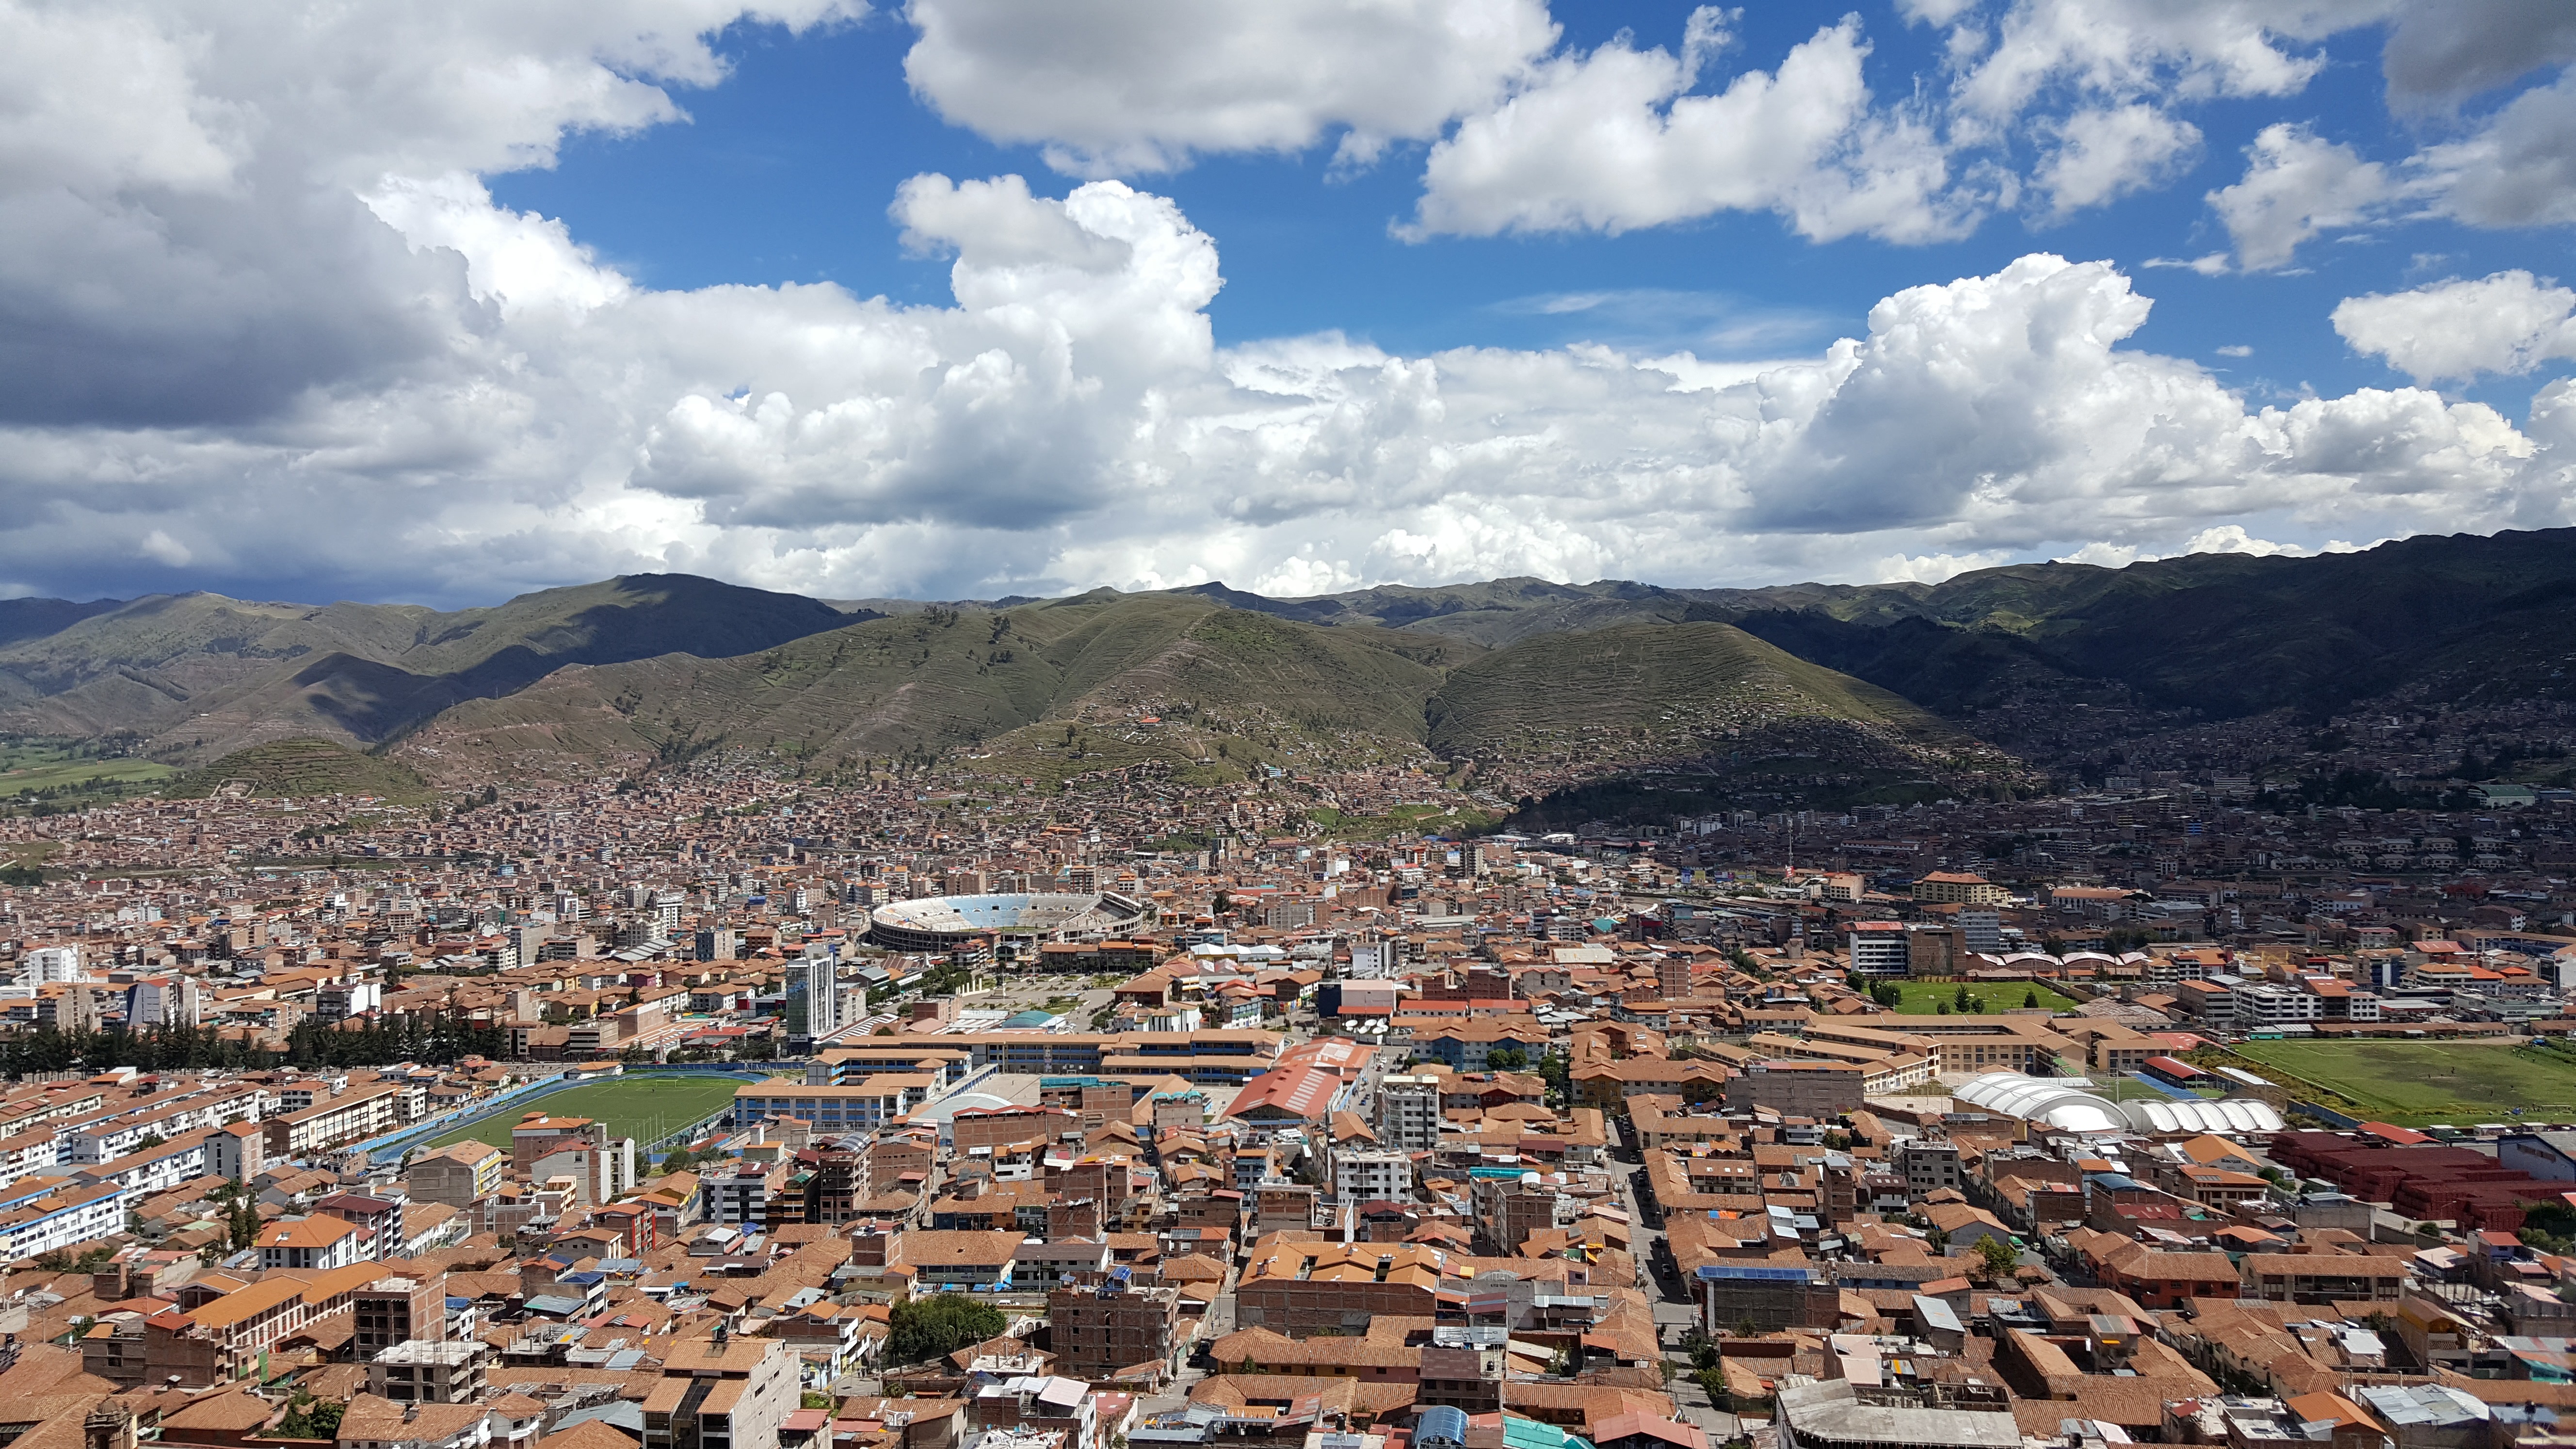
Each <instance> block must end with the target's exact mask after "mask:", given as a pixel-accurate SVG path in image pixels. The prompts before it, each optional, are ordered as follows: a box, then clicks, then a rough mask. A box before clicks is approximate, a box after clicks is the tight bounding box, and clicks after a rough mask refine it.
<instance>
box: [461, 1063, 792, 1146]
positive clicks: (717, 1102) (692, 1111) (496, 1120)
mask: <svg viewBox="0 0 2576 1449" xmlns="http://www.w3.org/2000/svg"><path fill="white" fill-rule="evenodd" d="M741 1085H742V1083H740V1082H738V1081H735V1080H734V1079H733V1078H731V1077H720V1076H715V1075H713V1074H709V1075H705V1076H699V1075H695V1074H690V1075H681V1074H678V1073H665V1074H662V1075H658V1076H634V1077H617V1078H613V1079H611V1080H609V1081H605V1082H594V1083H592V1084H591V1085H589V1086H586V1087H574V1088H571V1089H570V1090H568V1091H562V1092H553V1093H549V1094H548V1095H546V1096H543V1097H539V1098H537V1099H535V1100H534V1101H531V1102H529V1103H528V1104H527V1105H526V1106H525V1107H519V1106H516V1105H515V1104H514V1105H513V1106H512V1107H510V1108H508V1109H505V1110H503V1111H501V1112H499V1113H496V1114H495V1115H493V1116H490V1117H486V1118H484V1119H483V1120H482V1121H480V1122H477V1123H475V1124H474V1125H473V1126H470V1127H461V1128H459V1129H457V1130H456V1131H454V1132H450V1133H448V1134H447V1135H446V1136H444V1137H441V1138H438V1139H437V1140H436V1141H434V1142H429V1143H426V1144H423V1145H425V1146H429V1147H445V1146H447V1145H448V1144H449V1143H451V1142H489V1143H491V1144H492V1145H493V1146H495V1147H500V1148H507V1147H508V1146H509V1145H510V1129H511V1128H512V1127H515V1126H517V1125H518V1124H519V1121H520V1119H522V1118H524V1117H525V1116H527V1114H528V1113H530V1112H543V1113H545V1114H546V1115H547V1116H549V1117H594V1118H597V1119H599V1120H601V1121H604V1122H606V1123H607V1124H608V1131H609V1135H610V1136H612V1137H632V1138H634V1139H635V1141H636V1143H637V1145H638V1146H641V1145H642V1144H643V1143H646V1142H650V1141H652V1140H653V1139H655V1138H657V1137H660V1136H661V1135H663V1134H664V1133H666V1132H676V1131H678V1130H679V1129H681V1128H682V1127H685V1126H687V1125H688V1124H689V1123H691V1122H694V1121H696V1120H697V1119H698V1118H700V1117H703V1116H705V1115H706V1114H708V1113H709V1112H712V1111H714V1110H716V1109H717V1108H719V1107H721V1106H723V1105H724V1104H725V1103H727V1102H729V1101H732V1100H733V1091H734V1088H736V1087H739V1086H741Z"/></svg>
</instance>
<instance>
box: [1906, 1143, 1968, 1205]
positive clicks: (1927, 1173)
mask: <svg viewBox="0 0 2576 1449" xmlns="http://www.w3.org/2000/svg"><path fill="white" fill-rule="evenodd" d="M1896 1170H1897V1171H1898V1172H1900V1173H1902V1174H1904V1177H1905V1190H1906V1191H1907V1192H1909V1193H1911V1194H1912V1195H1913V1196H1915V1197H1917V1198H1920V1197H1922V1196H1924V1195H1925V1194H1927V1193H1934V1192H1939V1191H1940V1190H1941V1189H1943V1188H1945V1187H1946V1188H1950V1189H1953V1190H1964V1189H1965V1188H1966V1186H1967V1179H1966V1178H1965V1177H1964V1176H1963V1175H1962V1174H1961V1172H1960V1168H1959V1148H1958V1144H1956V1143H1952V1142H1933V1141H1930V1140H1928V1139H1925V1138H1921V1137H1917V1138H1915V1139H1914V1140H1913V1141H1911V1142H1908V1143H1906V1144H1905V1145H1903V1146H1901V1147H1899V1148H1897V1149H1896Z"/></svg>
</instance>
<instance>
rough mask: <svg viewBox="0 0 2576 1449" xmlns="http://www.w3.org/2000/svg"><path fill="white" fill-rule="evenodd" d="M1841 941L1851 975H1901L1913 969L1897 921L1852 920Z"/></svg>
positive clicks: (1904, 934)
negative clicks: (1849, 964) (1847, 932)
mask: <svg viewBox="0 0 2576 1449" xmlns="http://www.w3.org/2000/svg"><path fill="white" fill-rule="evenodd" d="M1845 945H1846V946H1847V948H1848V949H1849V950H1850V953H1851V969H1852V974H1853V975H1855V976H1868V977H1880V976H1891V977H1892V976H1904V975H1906V974H1908V973H1909V972H1910V971H1911V970H1912V969H1913V967H1912V963H1913V955H1912V953H1913V946H1912V944H1911V943H1910V942H1908V941H1907V940H1906V930H1905V927H1904V926H1903V924H1901V923H1899V922H1896V921H1855V922H1853V923H1852V928H1851V932H1850V934H1849V936H1848V937H1847V938H1846V941H1845Z"/></svg>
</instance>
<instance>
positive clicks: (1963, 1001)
mask: <svg viewBox="0 0 2576 1449" xmlns="http://www.w3.org/2000/svg"><path fill="white" fill-rule="evenodd" d="M1950 1005H1951V1006H1952V1007H1954V1008H1956V1009H1958V1010H1960V1011H1965V1010H1967V1009H1968V983H1967V982H1965V981H1962V982H1960V983H1959V993H1958V994H1957V995H1956V996H1953V997H1951V998H1950Z"/></svg>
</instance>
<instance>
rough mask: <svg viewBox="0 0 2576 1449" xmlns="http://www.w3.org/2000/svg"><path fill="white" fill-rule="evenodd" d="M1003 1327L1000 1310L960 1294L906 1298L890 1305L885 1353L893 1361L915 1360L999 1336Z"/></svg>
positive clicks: (916, 1361)
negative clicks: (890, 1311) (889, 1320)
mask: <svg viewBox="0 0 2576 1449" xmlns="http://www.w3.org/2000/svg"><path fill="white" fill-rule="evenodd" d="M1005 1326H1006V1325H1005V1324H1004V1323H1003V1321H1002V1310H1000V1309H998V1308H995V1307H994V1306H993V1305H992V1304H990V1303H978V1302H976V1301H975V1300H974V1299H972V1298H969V1297H967V1296H966V1295H964V1294H962V1293H941V1294H938V1295H936V1296H933V1297H929V1298H914V1299H909V1300H907V1301H905V1302H902V1303H898V1304H896V1305H895V1306H894V1314H893V1317H892V1322H891V1324H890V1327H891V1330H892V1331H891V1333H890V1335H889V1336H888V1338H887V1339H886V1356H887V1357H888V1358H891V1359H892V1360H893V1361H894V1362H896V1363H919V1362H921V1361H922V1360H923V1359H929V1358H937V1357H939V1356H940V1355H941V1354H946V1353H955V1352H956V1351H957V1350H959V1349H961V1348H964V1347H966V1346H967V1345H968V1344H974V1343H982V1342H983V1341H984V1340H986V1339H988V1338H999V1337H1001V1336H1002V1329H1003V1328H1004V1327H1005Z"/></svg>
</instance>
